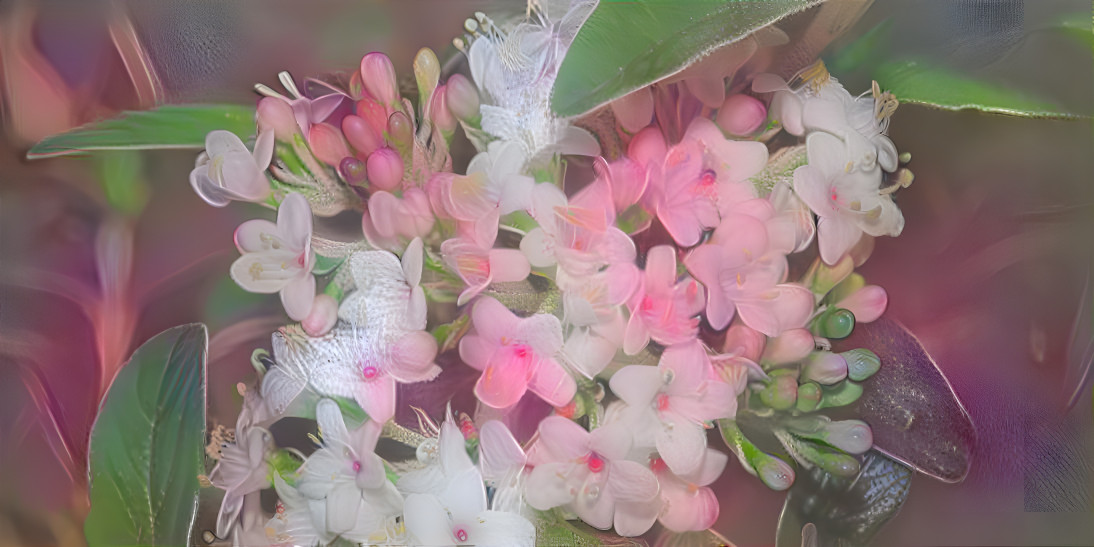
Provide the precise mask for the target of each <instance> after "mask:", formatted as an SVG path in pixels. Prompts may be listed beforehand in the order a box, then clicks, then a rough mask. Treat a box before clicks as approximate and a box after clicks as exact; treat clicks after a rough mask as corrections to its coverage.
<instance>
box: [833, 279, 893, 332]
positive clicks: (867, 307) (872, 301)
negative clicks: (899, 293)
mask: <svg viewBox="0 0 1094 547" xmlns="http://www.w3.org/2000/svg"><path fill="white" fill-rule="evenodd" d="M834 305H835V307H837V308H843V309H845V310H848V311H850V312H851V313H853V314H855V322H856V323H870V322H872V321H876V320H877V318H878V317H881V314H883V313H885V308H886V307H887V306H888V305H889V294H888V293H886V292H885V289H884V288H882V287H879V286H877V285H866V286H865V287H862V288H860V289H858V290H857V291H855V292H853V293H851V294H849V295H847V296H845V297H843V298H842V299H840V301H839V302H836V303H835V304H834Z"/></svg>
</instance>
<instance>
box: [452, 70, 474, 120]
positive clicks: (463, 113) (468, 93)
mask: <svg viewBox="0 0 1094 547" xmlns="http://www.w3.org/2000/svg"><path fill="white" fill-rule="evenodd" d="M445 95H447V97H446V99H447V102H448V108H449V109H451V110H452V115H453V116H456V118H457V119H460V120H463V121H471V120H474V119H475V118H478V116H479V90H477V89H475V86H474V85H472V84H471V81H470V80H468V79H467V78H465V77H464V76H463V75H462V74H453V75H452V77H451V78H449V79H448V83H447V84H445Z"/></svg>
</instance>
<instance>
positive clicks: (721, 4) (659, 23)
mask: <svg viewBox="0 0 1094 547" xmlns="http://www.w3.org/2000/svg"><path fill="white" fill-rule="evenodd" d="M821 1H822V0H681V1H675V2H674V1H668V0H634V1H619V0H603V1H601V2H600V5H599V6H597V7H596V9H595V10H594V11H593V13H592V14H591V15H590V16H589V18H588V20H586V21H585V24H584V25H583V26H582V27H581V30H579V31H578V33H577V36H576V37H575V38H574V42H573V44H572V45H571V46H570V49H569V51H568V52H567V53H566V58H565V59H563V61H562V65H561V66H560V67H559V70H558V77H557V78H556V79H555V85H554V89H553V90H552V92H551V109H552V110H554V112H555V113H556V114H557V115H559V116H577V115H579V114H583V113H585V112H588V111H590V110H592V109H594V108H596V107H598V106H600V105H603V104H605V103H607V102H608V101H611V100H613V99H617V98H619V97H622V96H623V95H626V94H627V93H630V92H631V91H634V90H635V89H638V88H640V87H642V86H645V85H649V84H651V83H653V82H656V81H658V80H660V79H662V78H664V77H666V76H669V75H672V74H675V73H676V72H679V71H680V70H682V69H684V68H685V67H687V66H688V65H689V64H691V63H692V62H694V61H695V60H697V59H699V58H700V57H702V56H703V55H706V54H707V53H710V52H711V51H712V50H714V49H715V48H717V47H719V46H723V45H726V44H729V43H732V42H735V41H737V40H740V39H741V38H743V37H745V36H747V35H749V34H750V33H752V32H753V31H754V30H756V29H759V28H762V27H765V26H767V25H769V24H771V23H773V22H775V21H778V20H779V19H782V18H783V17H785V16H787V15H789V14H792V13H795V12H798V11H801V10H803V9H805V8H808V7H810V6H813V5H816V4H819V3H820V2H821Z"/></svg>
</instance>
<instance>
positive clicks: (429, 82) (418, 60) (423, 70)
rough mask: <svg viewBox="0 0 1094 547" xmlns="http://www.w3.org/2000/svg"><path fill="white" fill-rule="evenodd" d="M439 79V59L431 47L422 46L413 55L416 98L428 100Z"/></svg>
mask: <svg viewBox="0 0 1094 547" xmlns="http://www.w3.org/2000/svg"><path fill="white" fill-rule="evenodd" d="M440 79H441V61H440V60H439V59H437V54H436V53H433V50H432V49H429V48H427V47H423V48H422V49H419V50H418V55H416V56H415V57H414V81H415V82H416V83H417V84H418V100H419V101H422V102H423V103H424V101H426V100H428V99H429V97H430V95H432V94H433V90H434V89H437V83H438V82H439V81H440Z"/></svg>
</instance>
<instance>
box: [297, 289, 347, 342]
mask: <svg viewBox="0 0 1094 547" xmlns="http://www.w3.org/2000/svg"><path fill="white" fill-rule="evenodd" d="M337 322H338V302H337V301H336V300H335V299H334V297H333V296H331V295H329V294H320V295H318V296H316V297H315V301H313V302H312V305H311V311H310V312H308V316H307V317H305V318H304V320H303V321H301V322H300V326H302V327H304V332H306V333H307V334H308V336H312V337H316V336H323V335H324V334H327V333H328V332H330V330H331V329H333V328H334V324H335V323H337Z"/></svg>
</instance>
